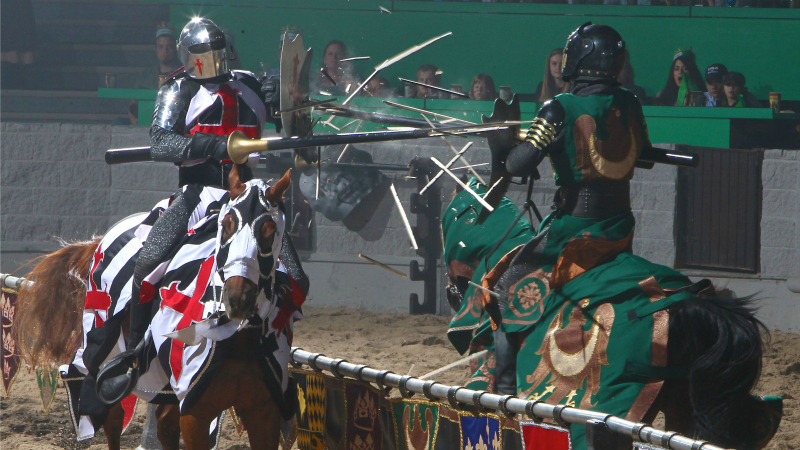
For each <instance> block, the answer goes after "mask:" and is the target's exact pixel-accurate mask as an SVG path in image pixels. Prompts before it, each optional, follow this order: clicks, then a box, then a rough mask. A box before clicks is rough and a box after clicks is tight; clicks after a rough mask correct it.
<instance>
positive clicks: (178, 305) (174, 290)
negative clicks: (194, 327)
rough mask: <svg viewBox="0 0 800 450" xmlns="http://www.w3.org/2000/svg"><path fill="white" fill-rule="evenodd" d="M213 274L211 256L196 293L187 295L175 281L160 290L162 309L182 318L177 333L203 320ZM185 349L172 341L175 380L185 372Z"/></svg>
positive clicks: (178, 282)
mask: <svg viewBox="0 0 800 450" xmlns="http://www.w3.org/2000/svg"><path fill="white" fill-rule="evenodd" d="M213 273H214V257H213V256H211V257H209V258H208V259H206V260H205V261H203V264H202V265H201V266H200V273H198V274H197V280H196V283H195V287H194V292H192V293H191V295H186V294H184V293H183V292H181V291H179V290H178V284H180V281H173V282H172V283H170V284H169V286H167V287H163V288H161V289H160V291H161V308H162V309H163V308H170V309H172V310H173V311H175V312H177V313H178V314H180V315H181V316H182V317H181V319H180V321H178V325H177V326H176V327H175V331H178V330H182V329H184V328H186V327H188V326H189V325H191V324H193V323H196V322H199V321H201V320H202V319H203V311H204V310H205V305H203V302H202V299H203V294H205V292H206V288H207V287H208V283H209V281H210V280H211V276H212V275H213ZM183 347H184V343H183V342H181V341H178V340H176V339H173V340H172V349H171V351H170V354H169V365H170V367H171V368H172V376H174V377H175V380H178V379H179V378H180V376H181V371H182V370H183V364H182V363H183Z"/></svg>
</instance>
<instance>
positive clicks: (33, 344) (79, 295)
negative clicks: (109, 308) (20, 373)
mask: <svg viewBox="0 0 800 450" xmlns="http://www.w3.org/2000/svg"><path fill="white" fill-rule="evenodd" d="M99 243H100V238H99V237H95V238H93V239H92V240H90V241H81V242H72V243H63V247H62V248H60V249H58V250H56V251H55V252H53V253H50V254H48V255H44V256H40V257H38V258H36V259H34V260H33V261H31V263H36V265H35V266H34V268H33V269H32V270H31V271H30V273H29V274H28V275H27V277H26V278H27V279H28V280H30V281H33V283H32V284H28V285H26V286H23V287H22V288H21V289H20V291H19V295H18V297H17V305H18V306H17V317H16V326H15V333H16V338H17V345H18V348H19V352H20V355H21V356H22V357H23V358H24V359H25V361H26V362H27V364H28V366H29V367H33V368H42V369H50V368H53V367H55V366H58V365H59V364H66V363H69V362H71V360H72V358H73V356H74V353H75V349H76V348H77V347H78V346H79V345H80V343H81V339H82V329H83V327H82V325H81V324H82V314H83V305H84V302H85V297H86V282H87V279H88V275H89V269H90V266H91V263H92V256H93V254H94V251H95V249H96V248H97V246H98V244H99Z"/></svg>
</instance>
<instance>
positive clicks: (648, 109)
mask: <svg viewBox="0 0 800 450" xmlns="http://www.w3.org/2000/svg"><path fill="white" fill-rule="evenodd" d="M98 97H101V98H128V99H134V100H139V125H140V126H149V124H150V122H151V119H152V114H153V108H154V106H155V97H156V91H148V90H142V89H107V88H102V89H99V90H98ZM384 100H386V99H381V98H364V97H359V98H354V99H353V100H352V101H351V102H350V105H349V106H350V107H352V108H353V109H357V110H361V111H368V112H382V113H387V114H395V115H401V116H406V117H413V118H420V117H421V116H420V114H419V113H416V112H413V111H408V110H404V109H399V108H395V107H391V106H388V105H386V104H385V103H383V102H384ZM391 101H393V102H396V103H400V104H403V105H407V106H412V107H415V108H421V109H426V110H429V111H433V112H437V113H440V114H445V115H447V116H451V117H455V118H458V119H462V120H468V121H471V122H476V123H480V122H481V116H482V115H486V116H489V115H491V113H492V109H493V103H492V102H478V101H472V100H434V99H414V98H395V99H391ZM539 106H541V105H540V104H538V103H522V104H521V107H520V109H521V111H522V120H530V119H532V118H533V117H534V115H535V114H536V112H537V111H538V110H539ZM643 109H644V114H645V117H646V119H647V126H648V129H649V131H650V140H651V141H652V142H656V143H658V142H661V143H667V142H669V143H676V144H688V145H694V146H698V147H718V148H728V147H730V134H731V133H730V132H731V120H734V119H754V120H755V119H773V118H780V119H797V116H798V114H773V112H772V110H771V109H768V108H691V107H669V106H645V107H644V108H643ZM315 114H316V113H315ZM326 119H327V116H326V117H323V119H322V120H326ZM351 122H353V119H349V118H346V117H336V118H334V119H333V120H332V121H331V123H332V124H333V125H334V126H336V127H337V128H342V127H344V126H345V125H347V124H348V123H351ZM356 123H357V122H356ZM356 123H351V125H350V126H349V127H348V128H346V129H343V130H342V131H347V132H352V131H354V130H355V127H356ZM381 127H383V125H380V124H373V123H368V122H365V123H364V125H362V127H361V131H373V130H376V129H381ZM314 132H315V133H335V132H337V130H336V129H334V128H332V127H325V126H323V125H322V124H318V125H317V126H316V128H315V130H314Z"/></svg>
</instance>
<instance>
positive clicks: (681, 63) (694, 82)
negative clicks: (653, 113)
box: [656, 48, 705, 106]
mask: <svg viewBox="0 0 800 450" xmlns="http://www.w3.org/2000/svg"><path fill="white" fill-rule="evenodd" d="M695 59H696V57H695V55H694V53H693V52H692V49H691V48H690V49H688V50H687V49H680V50H678V51H677V52H675V56H674V57H673V58H672V65H671V66H670V69H669V75H668V76H667V82H666V84H665V85H664V89H662V90H661V92H659V93H658V95H656V102H657V103H658V105H659V106H677V105H678V103H679V102H680V105H683V100H684V99H682V98H681V99H679V98H678V92H679V91H680V89H681V84H682V83H683V80H684V77H688V78H687V81H688V83H687V86H688V89H690V90H692V91H695V92H697V91H702V92H705V84H704V83H703V77H702V75H700V69H698V68H697V63H696V62H695Z"/></svg>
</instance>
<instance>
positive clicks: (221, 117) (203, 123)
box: [186, 79, 267, 139]
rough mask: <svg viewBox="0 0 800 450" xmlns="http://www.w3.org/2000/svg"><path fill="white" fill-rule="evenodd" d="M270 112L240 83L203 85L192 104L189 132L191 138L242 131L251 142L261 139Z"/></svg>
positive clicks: (232, 81) (190, 105) (255, 95)
mask: <svg viewBox="0 0 800 450" xmlns="http://www.w3.org/2000/svg"><path fill="white" fill-rule="evenodd" d="M266 118H267V109H266V107H265V106H264V102H263V101H262V100H261V98H260V97H259V96H258V94H256V93H255V92H254V91H253V90H252V89H251V88H250V87H248V86H247V85H246V84H244V83H243V82H242V81H240V80H238V79H233V80H231V81H227V82H225V83H221V84H211V83H206V84H203V85H202V86H201V88H200V90H199V91H198V92H197V94H196V95H195V96H194V97H193V98H192V101H191V102H190V103H189V109H188V111H187V113H186V125H187V126H186V129H187V130H190V133H191V134H194V133H197V132H200V133H209V134H216V135H219V136H221V135H227V134H230V133H232V132H233V131H236V130H240V131H242V132H244V134H246V135H247V137H249V138H251V139H258V138H260V137H261V130H263V129H264V122H265V121H266Z"/></svg>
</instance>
